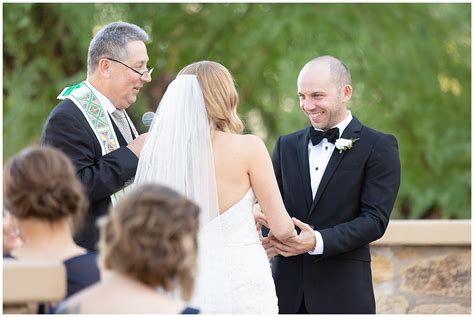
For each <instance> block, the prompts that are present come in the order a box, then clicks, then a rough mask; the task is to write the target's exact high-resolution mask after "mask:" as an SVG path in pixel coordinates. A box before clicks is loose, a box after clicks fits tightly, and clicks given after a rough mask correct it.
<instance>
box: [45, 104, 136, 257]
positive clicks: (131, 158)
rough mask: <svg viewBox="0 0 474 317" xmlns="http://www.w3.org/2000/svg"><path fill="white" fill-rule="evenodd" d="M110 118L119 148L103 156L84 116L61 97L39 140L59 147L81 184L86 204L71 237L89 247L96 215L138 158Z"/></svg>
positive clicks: (129, 174) (92, 243)
mask: <svg viewBox="0 0 474 317" xmlns="http://www.w3.org/2000/svg"><path fill="white" fill-rule="evenodd" d="M111 121H112V125H113V128H114V130H115V134H116V135H117V138H118V141H119V144H120V148H118V149H117V150H115V151H112V152H110V153H108V154H106V155H104V156H102V151H101V148H100V144H99V141H98V140H97V138H96V137H95V135H94V132H93V130H92V128H91V127H90V126H89V123H88V122H87V120H86V118H85V117H84V115H83V114H82V112H81V110H79V108H78V107H77V106H76V105H75V104H74V103H73V102H72V101H71V100H69V99H64V100H62V101H61V102H60V103H59V104H58V105H57V106H56V107H55V108H54V109H53V110H52V111H51V113H50V115H49V117H48V119H47V120H46V123H45V125H44V128H43V132H42V135H41V144H46V145H51V146H54V147H56V148H58V149H60V150H62V151H63V152H64V153H65V154H66V155H67V156H68V157H69V158H70V159H71V160H72V162H73V163H74V165H75V167H76V169H77V176H78V177H79V179H80V180H81V181H82V183H83V184H84V188H85V192H86V193H87V196H88V198H89V201H90V206H89V211H88V213H87V214H86V215H85V221H84V223H83V225H82V226H81V228H79V231H78V232H77V233H76V236H75V241H76V243H78V244H79V245H80V246H82V247H85V248H87V249H89V250H93V251H96V250H97V245H96V244H97V241H98V239H99V231H98V227H97V224H96V222H97V219H98V218H99V217H101V216H102V215H105V214H106V213H107V210H108V208H109V205H110V203H111V199H110V195H112V194H113V193H115V192H117V191H118V190H120V189H121V188H123V186H124V184H125V183H126V182H127V181H128V180H129V179H130V178H131V177H133V176H134V175H135V172H136V169H137V165H138V158H137V157H136V156H135V154H133V152H132V151H131V150H130V149H128V148H127V147H126V145H127V143H126V141H125V139H124V138H123V136H122V134H121V133H120V131H119V130H118V128H117V126H116V125H115V123H114V122H113V120H111ZM132 135H133V134H132Z"/></svg>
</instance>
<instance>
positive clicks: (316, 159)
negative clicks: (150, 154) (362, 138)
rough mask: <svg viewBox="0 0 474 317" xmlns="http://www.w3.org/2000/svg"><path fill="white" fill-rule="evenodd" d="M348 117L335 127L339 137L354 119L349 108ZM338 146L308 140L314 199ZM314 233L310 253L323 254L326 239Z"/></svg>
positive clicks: (323, 141)
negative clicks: (313, 241)
mask: <svg viewBox="0 0 474 317" xmlns="http://www.w3.org/2000/svg"><path fill="white" fill-rule="evenodd" d="M347 113H348V114H347V117H346V118H345V119H344V120H342V121H341V122H339V123H338V124H336V125H335V126H334V127H333V128H339V137H341V135H342V133H343V132H344V129H345V128H346V127H347V126H348V125H349V123H350V122H351V120H352V113H351V112H350V111H349V110H347ZM335 147H336V146H335V145H334V144H332V143H331V142H328V139H326V138H324V139H323V140H322V141H321V142H320V143H319V144H316V145H313V143H311V139H310V140H309V142H308V157H309V175H310V178H311V191H312V193H313V199H314V197H315V196H316V192H317V191H318V187H319V183H321V179H322V178H323V175H324V171H325V170H326V166H327V165H328V163H329V159H330V158H331V155H332V152H334V148H335ZM314 235H315V237H316V248H315V249H314V250H313V251H309V252H308V253H309V254H311V255H315V254H323V252H324V241H323V237H322V236H321V233H319V231H316V230H314Z"/></svg>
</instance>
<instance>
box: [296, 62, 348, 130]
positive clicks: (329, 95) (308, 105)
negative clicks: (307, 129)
mask: <svg viewBox="0 0 474 317" xmlns="http://www.w3.org/2000/svg"><path fill="white" fill-rule="evenodd" d="M298 95H299V99H300V108H301V110H302V111H303V112H304V113H305V114H306V115H307V116H308V118H309V120H310V121H311V124H312V125H313V127H315V128H317V129H321V130H327V129H330V128H332V127H334V126H335V125H337V124H338V123H339V122H341V121H342V120H344V118H345V117H346V116H347V108H346V105H345V103H344V102H343V98H342V97H343V96H342V89H341V88H339V87H338V85H337V84H336V82H335V81H334V80H333V79H332V78H331V76H330V72H329V66H327V65H325V64H317V65H313V66H311V67H305V68H303V70H302V71H301V72H300V75H299V76H298Z"/></svg>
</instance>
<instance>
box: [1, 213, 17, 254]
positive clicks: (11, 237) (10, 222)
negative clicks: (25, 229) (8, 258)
mask: <svg viewBox="0 0 474 317" xmlns="http://www.w3.org/2000/svg"><path fill="white" fill-rule="evenodd" d="M20 246H21V239H20V237H19V236H18V225H17V224H16V221H15V219H13V218H12V216H11V215H10V213H9V212H8V210H6V209H5V208H3V255H4V256H5V255H7V254H10V252H11V251H13V250H14V249H16V248H19V247H20Z"/></svg>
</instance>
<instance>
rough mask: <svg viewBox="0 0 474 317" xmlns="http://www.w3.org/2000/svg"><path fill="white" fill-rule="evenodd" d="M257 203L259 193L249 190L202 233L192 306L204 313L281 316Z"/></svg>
mask: <svg viewBox="0 0 474 317" xmlns="http://www.w3.org/2000/svg"><path fill="white" fill-rule="evenodd" d="M254 204H255V194H254V192H253V190H252V188H249V190H248V191H247V193H246V194H245V195H244V197H242V199H241V200H240V201H239V202H237V203H236V204H234V205H233V206H232V207H231V208H229V209H227V210H226V211H225V212H223V213H222V214H221V215H220V216H218V217H217V218H215V219H213V220H212V221H211V222H210V223H208V224H207V225H206V226H205V227H204V228H203V229H202V230H201V232H200V235H199V260H198V278H197V281H196V288H195V294H194V298H193V301H192V302H191V303H192V305H194V306H196V307H201V308H202V312H203V313H224V314H225V313H240V314H249V313H254V314H258V313H269V314H276V313H278V306H277V298H276V292H275V285H274V283H273V278H272V276H271V271H270V264H269V262H268V259H267V256H266V253H265V250H264V249H263V247H262V244H261V242H260V240H259V238H258V233H257V230H256V227H255V220H254V217H253V213H252V208H253V205H254Z"/></svg>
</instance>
